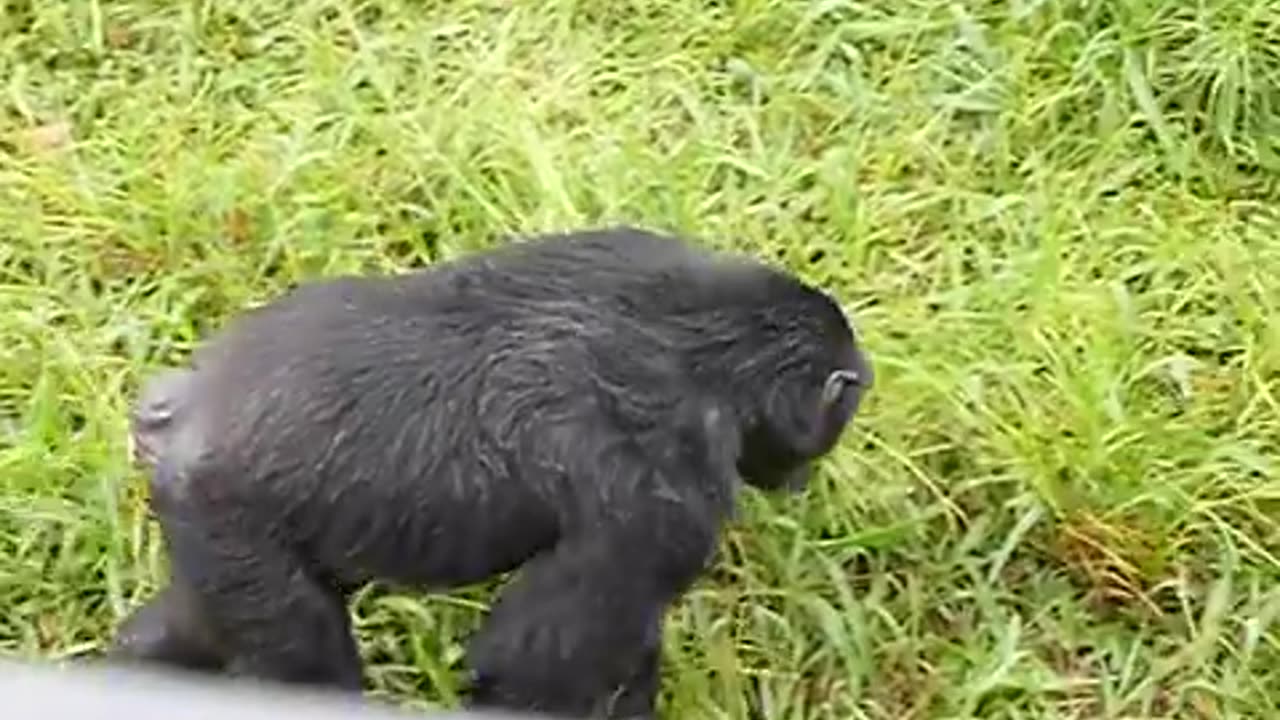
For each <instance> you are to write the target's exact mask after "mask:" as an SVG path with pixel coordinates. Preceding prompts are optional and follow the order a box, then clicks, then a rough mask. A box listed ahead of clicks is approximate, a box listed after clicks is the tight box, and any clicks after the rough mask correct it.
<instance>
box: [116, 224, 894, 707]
mask: <svg viewBox="0 0 1280 720" xmlns="http://www.w3.org/2000/svg"><path fill="white" fill-rule="evenodd" d="M871 375H872V373H871V368H870V366H869V364H868V361H867V359H866V358H865V356H864V355H863V353H862V351H861V350H860V349H859V344H858V342H857V341H856V339H855V337H854V334H853V332H852V331H851V329H850V326H849V324H848V322H847V320H846V317H845V315H844V314H843V313H842V311H841V310H840V308H839V307H838V306H837V305H836V303H834V302H833V301H832V300H831V299H830V298H829V297H828V296H827V295H825V294H824V293H822V292H820V291H818V290H816V289H814V288H811V287H809V286H807V285H805V284H803V283H801V282H799V281H798V280H797V279H795V278H793V277H791V276H789V275H787V274H785V273H783V272H781V271H780V270H777V269H773V268H771V267H768V266H766V265H763V264H760V263H757V262H754V261H751V260H748V259H746V258H742V257H738V256H732V255H725V254H719V253H711V252H707V251H702V250H698V249H696V248H694V247H693V246H691V245H690V244H687V243H685V242H683V241H681V240H679V239H677V238H675V237H670V236H667V235H662V234H657V233H651V232H647V231H642V230H636V229H631V228H612V229H603V230H596V231H587V232H575V233H566V234H558V235H544V236H540V237H535V238H531V239H528V240H526V241H523V242H512V243H509V244H506V245H504V246H502V247H500V248H499V249H496V250H492V251H488V252H484V253H477V254H473V255H470V256H467V257H464V258H461V259H457V260H453V261H449V262H444V263H440V264H437V265H435V266H433V267H431V268H429V269H426V270H422V271H417V272H414V273H409V274H403V275H398V276H393V277H377V278H372V277H365V278H357V277H342V278H336V279H329V280H325V281H319V282H314V283H309V284H304V285H303V286H301V287H299V288H298V289H296V290H294V291H292V292H290V293H289V294H287V295H285V296H283V297H281V298H279V299H277V300H276V301H274V302H272V303H269V304H267V305H265V306H263V307H260V308H258V309H256V310H253V311H251V312H248V313H245V314H244V315H243V316H242V317H241V318H240V319H238V320H237V321H235V322H234V323H232V324H231V325H230V326H229V327H228V328H226V329H225V330H223V331H222V332H221V334H220V335H218V336H217V337H215V338H214V339H213V340H212V342H210V343H207V344H206V345H205V346H203V347H202V348H201V349H199V350H198V351H197V352H196V354H195V357H194V360H193V362H192V366H191V368H189V369H183V370H172V371H168V372H166V373H165V374H163V375H161V376H159V377H157V378H155V379H153V380H152V381H151V382H150V383H149V384H148V385H147V388H146V389H145V390H144V392H143V394H142V396H141V397H140V399H139V401H138V403H137V404H136V405H135V409H134V415H133V423H132V426H131V429H132V434H133V442H134V447H135V450H136V452H137V455H138V457H139V458H141V459H142V460H145V461H146V462H147V463H148V464H149V465H152V466H153V468H154V469H153V475H152V481H151V504H152V508H153V510H154V512H155V513H156V515H157V517H158V519H159V522H160V524H161V527H162V528H163V532H164V537H165V541H166V545H167V548H168V551H169V555H170V559H171V565H172V572H171V578H170V584H169V586H168V587H166V588H165V589H164V590H163V591H162V592H161V593H160V594H159V595H157V596H156V597H155V598H153V599H152V600H151V601H150V602H149V603H148V604H147V605H145V606H144V607H142V608H141V609H140V610H139V611H138V612H137V613H136V614H135V615H134V616H133V617H131V618H130V619H129V621H128V622H127V623H126V625H125V627H123V628H122V629H121V631H120V632H119V634H118V637H117V640H116V644H115V646H114V648H113V650H112V652H113V654H114V655H115V656H117V657H125V658H129V657H131V658H145V659H151V660H161V661H165V662H169V663H173V664H177V665H184V666H187V667H200V668H220V669H223V670H226V671H228V672H231V673H233V674H241V675H249V676H254V677H258V678H265V679H274V680H278V681H285V682H297V683H314V684H323V685H329V686H336V687H340V688H347V689H350V690H353V691H357V692H358V691H359V690H360V689H361V687H362V680H361V674H362V669H361V660H360V656H359V654H358V652H357V648H356V644H355V641H354V639H353V635H352V632H351V628H350V625H349V616H348V613H347V607H346V606H347V600H348V597H349V595H350V593H351V592H352V591H353V590H354V589H356V588H357V587H358V586H360V585H361V584H363V583H366V582H369V581H372V580H382V581H386V582H390V583H392V584H400V585H405V586H413V587H419V588H424V589H429V588H448V587H453V586H458V585H463V584H468V583H474V582H478V581H481V580H483V579H485V578H489V577H491V576H494V575H496V574H499V573H503V572H506V571H511V570H517V569H519V572H518V574H517V575H516V577H515V579H514V580H513V581H512V582H511V583H510V584H509V585H508V586H507V588H506V589H505V591H504V592H503V593H502V595H501V597H500V598H499V599H498V601H497V602H496V603H495V605H494V607H493V609H492V612H491V613H490V615H489V617H488V618H487V621H486V623H485V625H484V626H483V628H482V629H481V630H480V631H479V632H478V633H477V635H476V637H475V638H473V640H472V641H471V643H470V645H469V647H468V665H469V666H470V669H471V681H470V685H469V697H470V701H469V702H470V704H471V705H473V706H477V707H480V706H490V707H493V706H499V707H506V708H513V709H525V710H535V711H543V712H551V713H559V714H562V715H566V716H607V717H650V718H651V717H654V716H655V715H654V713H655V710H654V707H655V702H656V695H657V690H658V675H659V647H660V638H661V628H662V621H663V617H664V613H665V611H666V608H667V607H668V606H669V605H670V603H671V602H673V601H674V600H675V599H676V598H677V597H679V596H680V595H681V593H682V592H684V591H685V590H686V589H687V588H688V587H689V586H690V584H691V583H692V582H693V581H694V580H695V579H696V578H697V577H698V576H699V574H700V573H701V572H702V571H703V570H704V568H705V567H706V565H707V563H708V561H709V559H710V557H711V556H712V554H713V552H714V549H715V546H716V544H717V539H718V532H719V529H720V527H721V524H722V522H723V521H724V520H725V519H726V518H727V517H728V516H729V515H730V513H731V512H732V508H733V502H734V498H735V493H736V491H737V488H738V485H739V479H740V478H741V479H742V480H743V481H745V482H747V483H749V484H752V485H755V486H757V487H761V488H783V487H788V488H799V487H802V486H803V484H804V481H805V479H806V478H807V476H808V470H809V465H810V464H811V462H812V461H813V460H815V459H817V458H819V457H820V456H822V455H824V454H825V453H827V452H828V451H829V450H830V449H831V447H832V446H833V445H834V444H835V442H836V441H837V439H838V437H839V436H840V434H841V432H842V430H843V429H844V427H845V426H846V424H847V423H848V422H849V420H850V419H851V418H852V416H853V415H854V413H855V411H856V410H857V408H858V405H859V402H860V400H861V398H862V396H863V395H864V393H865V392H866V391H867V389H868V388H869V387H870V384H871Z"/></svg>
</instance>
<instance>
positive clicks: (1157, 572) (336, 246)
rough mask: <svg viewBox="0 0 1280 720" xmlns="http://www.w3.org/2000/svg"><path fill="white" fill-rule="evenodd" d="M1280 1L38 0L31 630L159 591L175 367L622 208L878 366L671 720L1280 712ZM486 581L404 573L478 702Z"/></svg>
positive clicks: (382, 600) (762, 509) (15, 240)
mask: <svg viewBox="0 0 1280 720" xmlns="http://www.w3.org/2000/svg"><path fill="white" fill-rule="evenodd" d="M1277 37H1280V9H1278V8H1277V6H1276V4H1275V2H1274V1H1273V0H1191V1H1182V2H1178V1H1174V0H1169V1H1160V0H1097V1H1095V2H1088V3H1085V2H1075V1H1074V0H1019V1H1016V2H1010V3H982V2H975V1H973V0H964V1H961V2H951V1H944V0H904V1H898V0H895V1H892V2H891V1H890V0H866V1H865V2H852V1H844V0H827V1H825V2H808V3H806V2H783V1H782V0H740V1H738V2H732V3H690V2H678V1H677V0H655V1H654V2H645V3H641V2H635V1H634V0H616V1H615V2H610V3H605V2H575V1H573V0H548V1H547V2H538V3H534V2H500V1H498V0H453V1H451V2H405V1H399V2H398V1H395V0H368V1H366V2H337V1H336V0H335V1H330V0H302V1H301V2H296V3H271V2H265V0H228V1H227V2H220V3H212V2H184V3H170V2H159V1H158V0H152V1H146V0H128V1H124V0H122V1H120V2H109V3H108V2H99V1H91V0H85V1H83V2H36V1H35V0H26V1H23V0H9V1H8V2H6V3H5V4H4V5H3V9H2V10H0V273H3V278H2V279H0V282H2V285H0V651H3V652H4V653H6V654H10V655H14V656H20V657H26V658H42V659H46V660H57V659H60V658H67V657H71V656H74V655H77V654H80V653H86V652H92V651H94V650H95V649H96V648H98V647H100V645H101V643H103V642H104V640H105V639H107V638H108V637H109V636H110V633H111V629H112V627H113V625H114V623H116V622H117V621H118V620H119V619H120V618H121V617H122V615H123V614H124V613H126V612H127V611H128V610H129V609H130V608H131V607H132V606H133V605H134V604H136V603H137V602H139V601H140V599H142V598H144V597H145V596H147V595H148V594H149V593H151V592H152V591H153V590H154V589H155V587H156V586H157V583H158V582H160V581H161V580H162V578H163V569H164V553H163V548H162V547H161V546H160V545H159V542H158V535H157V532H156V529H155V527H154V525H153V524H152V523H151V522H149V521H148V519H147V514H146V507H145V499H144V494H145V490H144V482H143V477H142V476H141V475H140V474H139V473H138V472H136V471H135V470H132V469H130V468H129V467H128V465H127V463H126V459H125V454H124V449H125V444H124V429H125V418H124V413H125V409H126V407H127V406H128V404H129V402H130V400H131V397H132V393H133V392H134V391H135V389H136V387H137V385H138V383H139V379H140V378H142V377H144V376H145V375H146V374H147V373H149V372H151V371H152V370H153V369H154V368H156V367H159V366H163V365H165V364H171V363H177V362H181V361H182V360H183V358H184V357H185V356H186V354H187V352H188V351H189V350H190V348H191V346H192V344H193V343H194V342H196V340H197V339H198V338H199V337H200V336H201V335H202V334H203V333H206V332H208V331H209V330H210V329H211V328H214V327H216V326H217V325H218V324H219V323H221V322H222V321H223V320H224V319H226V318H227V317H228V315H230V314H231V313H234V312H235V311H237V310H238V309H240V308H243V307H245V306H246V305H248V304H251V303H254V302H258V301H261V300H264V299H266V298H269V297H271V296H272V295H274V294H276V293H278V292H280V291H281V289H283V288H285V287H286V286H288V285H289V284H290V283H294V282H297V281H298V280H300V279H303V278H308V277H315V276H319V275H325V274H332V273H337V272H344V271H361V270H390V269H394V268H399V267H406V266H412V265H421V264H426V263H429V262H432V261H433V260H435V259H438V258H442V257H451V256H455V255H457V254H459V253H463V252H467V251H470V250H473V249H476V248H480V247H483V246H485V245H487V244H489V243H491V242H494V241H495V238H497V237H498V236H499V235H501V234H502V233H507V232H533V231H540V230H548V229H556V228H565V227H574V226H583V225H591V224H600V223H605V222H615V221H623V222H630V223H638V224H644V225H649V226H653V227H658V228H667V229H674V230H679V231H683V232H687V233H691V234H693V235H696V236H697V237H700V238H704V239H705V240H706V241H707V242H708V243H711V244H715V245H719V246H722V247H733V248H737V249H741V250H746V251H749V252H753V253H756V254H759V255H760V256H763V257H769V258H775V259H776V260H777V261H779V262H782V263H786V264H787V265H789V266H790V267H792V268H793V269H794V270H795V271H796V272H797V273H799V274H800V275H802V276H803V277H805V278H806V279H808V280H811V281H814V282H817V283H821V284H823V285H824V286H826V287H827V288H829V289H830V290H831V291H832V292H834V293H836V294H838V296H839V297H840V298H841V299H842V301H843V302H845V303H846V304H847V306H848V307H849V308H850V311H851V312H852V313H854V314H855V316H856V318H857V322H858V325H859V327H860V330H861V332H862V334H863V335H864V339H865V342H866V344H867V346H868V347H869V349H870V351H871V352H872V353H873V357H874V359H875V362H876V365H877V369H878V372H879V381H878V385H877V387H876V389H875V392H874V395H873V397H872V398H871V399H870V401H869V404H868V405H867V406H866V409H865V411H864V413H863V414H862V415H861V417H860V418H859V420H858V421H857V423H856V427H855V428H853V429H852V430H850V432H849V433H848V434H847V435H846V437H845V441H844V442H843V444H842V445H841V447H840V448H839V449H838V451H836V452H835V453H833V455H832V456H831V457H830V458H829V460H828V461H827V462H826V463H825V464H824V466H823V469H822V473H821V475H820V476H819V477H818V478H817V479H816V480H815V483H814V485H813V487H812V489H811V491H810V492H809V493H807V494H806V495H804V496H801V497H794V498H776V497H767V496H761V495H756V494H749V495H748V496H747V497H745V498H744V500H743V502H744V512H743V514H742V517H741V518H740V519H739V520H738V521H736V522H735V525H734V526H733V528H732V529H731V530H730V531H729V532H728V533H727V535H726V538H725V541H724V545H723V552H722V554H721V556H720V559H719V561H718V564H717V567H716V572H714V573H712V574H711V575H710V576H709V577H708V578H707V579H706V580H705V581H704V582H702V583H700V584H699V586H698V587H697V589H696V590H695V592H693V593H692V594H691V595H690V596H689V597H688V598H687V599H685V600H684V601H682V602H681V603H680V604H679V605H678V606H677V607H675V608H673V610H672V612H671V614H670V624H669V628H668V632H667V636H666V643H667V658H668V660H667V673H666V676H665V684H664V696H663V704H664V706H665V707H666V708H667V710H668V716H669V717H673V718H747V717H752V713H758V716H760V717H767V718H770V719H778V720H792V719H796V720H798V719H801V718H805V719H810V718H832V719H835V718H958V717H988V718H1010V719H1012V718H1138V717H1142V718H1156V717H1161V718H1199V717H1203V718H1230V717H1263V716H1267V715H1270V714H1273V713H1274V711H1275V708H1276V707H1277V706H1278V705H1280V627H1278V626H1277V617H1278V616H1280V520H1278V516H1277V513H1278V512H1280V477H1278V476H1277V471H1278V469H1280V468H1277V458H1278V457H1280V454H1278V453H1280V447H1278V446H1280V408H1278V406H1277V398H1280V315H1277V310H1278V309H1280V211H1278V210H1277V208H1278V207H1280V204H1278V203H1280V182H1278V180H1280V49H1277V47H1280V46H1277V45H1276V44H1275V39H1276V38H1277ZM489 591H490V588H487V587H486V588H468V589H465V590H464V591H459V592H457V593H453V594H450V595H448V596H429V597H422V596H413V595H397V594H392V593H388V592H385V591H379V590H371V591H370V592H368V593H365V594H364V595H362V596H361V597H360V599H359V602H358V603H357V604H356V608H355V612H356V616H357V624H358V628H359V632H360V635H361V639H362V642H363V648H364V651H365V653H366V656H367V659H368V661H369V663H370V667H369V675H370V678H371V680H372V682H373V683H374V685H376V687H377V690H378V693H379V694H380V695H382V696H384V697H387V698H391V699H393V700H395V701H398V702H405V703H408V704H412V705H418V706H428V705H450V704H452V703H454V702H455V701H456V695H455V692H456V687H457V685H456V683H457V677H456V671H457V669H458V663H459V656H460V648H461V642H462V641H463V640H464V638H465V635H466V633H467V632H468V631H469V630H470V629H471V628H473V627H474V626H475V624H476V622H477V621H478V620H479V618H480V615H481V612H482V610H483V608H484V606H485V605H484V604H485V602H486V601H487V599H488V598H489V597H490V595H489Z"/></svg>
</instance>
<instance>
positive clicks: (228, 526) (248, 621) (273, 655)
mask: <svg viewBox="0 0 1280 720" xmlns="http://www.w3.org/2000/svg"><path fill="white" fill-rule="evenodd" d="M159 476H160V474H158V476H157V481H156V482H153V492H152V503H153V507H154V508H155V511H156V515H157V517H158V518H159V520H160V525H161V527H162V528H163V530H164V535H165V539H166V541H167V545H168V549H169V554H170V560H171V565H172V567H173V576H174V581H175V582H178V583H182V584H184V585H185V586H186V587H188V588H190V589H191V591H192V595H193V600H194V601H195V605H196V609H197V610H198V611H199V613H200V616H201V617H202V618H204V620H205V622H206V623H207V625H208V628H209V630H210V632H211V633H212V634H213V636H214V637H215V638H217V641H218V643H219V644H220V645H222V646H223V647H224V648H225V652H226V655H227V657H228V662H227V669H228V671H229V672H230V673H232V674H235V675H244V676H251V677H255V678H260V679H265V680H275V681H281V682H288V683H300V684H314V685H325V686H331V687H337V688H340V689H345V690H351V691H355V692H359V691H360V690H361V689H362V672H361V662H360V655H359V652H358V649H357V647H356V644H355V639H354V637H353V635H352V632H351V622H350V616H349V615H348V613H347V608H346V601H345V597H344V596H343V595H342V594H341V593H340V592H339V591H338V590H336V589H334V588H330V587H326V586H325V585H324V584H322V583H320V582H318V581H317V580H316V579H315V578H314V577H312V576H311V574H309V573H308V572H307V570H306V568H304V567H303V565H302V564H301V562H300V561H299V560H298V559H297V558H296V557H295V556H294V555H293V554H292V553H290V552H289V551H288V550H287V549H285V548H283V547H281V546H280V545H279V544H278V543H277V542H275V541H274V539H273V538H271V537H270V536H269V535H268V533H267V531H266V530H265V529H263V528H261V527H260V526H258V525H253V524H250V523H247V522H245V521H244V520H245V519H246V517H247V515H246V513H245V512H244V510H243V509H242V508H240V507H234V506H231V507H228V505H230V504H231V502H230V501H229V500H228V499H226V498H223V497H220V498H219V499H218V500H217V501H213V500H210V499H208V497H207V496H206V495H203V494H198V493H191V492H188V490H189V489H190V487H189V486H186V487H184V485H185V483H183V482H181V481H177V480H175V479H174V477H173V476H169V477H167V478H163V479H161V478H160V477H159Z"/></svg>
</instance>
